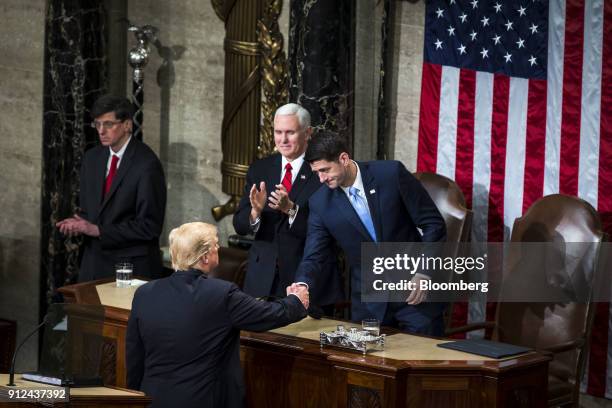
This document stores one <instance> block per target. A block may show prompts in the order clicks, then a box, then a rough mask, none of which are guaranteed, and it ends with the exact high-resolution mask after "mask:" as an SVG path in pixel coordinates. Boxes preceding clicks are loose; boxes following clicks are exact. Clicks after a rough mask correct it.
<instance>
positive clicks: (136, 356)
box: [125, 291, 144, 390]
mask: <svg viewBox="0 0 612 408" xmlns="http://www.w3.org/2000/svg"><path fill="white" fill-rule="evenodd" d="M137 298H138V291H137V292H136V293H135V294H134V300H133V301H132V312H131V313H130V318H129V320H128V325H127V333H126V338H125V364H126V369H127V387H128V388H130V389H132V390H139V389H140V384H141V383H142V377H143V376H144V344H143V342H142V338H141V337H140V329H139V328H138V324H139V321H138V305H137V302H138V300H137Z"/></svg>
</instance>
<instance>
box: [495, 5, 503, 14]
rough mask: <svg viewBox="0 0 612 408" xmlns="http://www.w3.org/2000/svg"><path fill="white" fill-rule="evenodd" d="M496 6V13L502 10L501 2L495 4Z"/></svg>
mask: <svg viewBox="0 0 612 408" xmlns="http://www.w3.org/2000/svg"><path fill="white" fill-rule="evenodd" d="M493 7H494V8H495V13H499V12H500V11H501V8H502V6H501V4H499V3H495V5H494V6H493Z"/></svg>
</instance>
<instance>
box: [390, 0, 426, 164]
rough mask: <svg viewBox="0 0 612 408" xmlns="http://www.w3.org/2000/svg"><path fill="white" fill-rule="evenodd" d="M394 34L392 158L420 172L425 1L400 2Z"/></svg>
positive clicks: (396, 13) (396, 5)
mask: <svg viewBox="0 0 612 408" xmlns="http://www.w3.org/2000/svg"><path fill="white" fill-rule="evenodd" d="M394 6H395V16H394V21H393V22H392V23H390V24H394V26H393V27H392V30H391V31H392V33H393V36H394V38H393V39H392V44H393V48H392V49H391V50H390V52H393V62H392V63H391V64H390V65H391V66H390V67H389V74H390V78H389V81H391V83H390V87H389V88H390V90H391V91H390V95H389V98H390V100H389V101H390V102H389V119H390V132H389V133H390V134H389V143H388V147H387V152H388V155H389V158H393V159H396V160H400V161H402V162H403V163H404V165H406V167H407V168H408V170H410V171H415V170H416V163H417V161H416V158H417V147H418V144H417V140H418V134H419V106H420V103H421V98H420V95H421V70H422V66H423V32H424V24H425V2H424V1H417V2H416V3H413V2H408V1H396V2H395V4H394Z"/></svg>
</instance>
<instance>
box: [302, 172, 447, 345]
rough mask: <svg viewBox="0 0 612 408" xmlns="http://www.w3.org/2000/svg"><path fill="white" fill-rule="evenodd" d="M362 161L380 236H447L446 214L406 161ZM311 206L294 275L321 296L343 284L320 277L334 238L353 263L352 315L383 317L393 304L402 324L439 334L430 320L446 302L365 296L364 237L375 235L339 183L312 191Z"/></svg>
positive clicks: (430, 238)
mask: <svg viewBox="0 0 612 408" xmlns="http://www.w3.org/2000/svg"><path fill="white" fill-rule="evenodd" d="M358 165H359V169H360V172H361V178H362V181H363V186H364V190H365V191H364V192H365V195H366V197H367V200H368V206H369V209H370V214H371V216H372V221H373V223H374V228H375V230H376V236H377V241H378V242H421V241H425V242H435V241H442V240H444V239H445V237H446V227H445V223H444V219H443V218H442V216H441V215H440V212H439V211H438V209H437V208H436V206H435V204H434V203H433V201H432V200H431V198H430V197H429V194H427V192H426V191H425V189H424V188H423V186H422V185H421V183H420V182H419V181H418V180H417V179H416V178H414V176H412V174H410V173H409V172H408V170H406V168H405V167H404V165H403V164H402V163H400V162H398V161H393V160H388V161H372V162H359V163H358ZM309 206H310V215H309V218H308V237H307V239H306V246H305V249H304V256H303V258H302V262H301V264H300V266H299V268H298V270H297V272H296V281H298V282H305V283H307V284H308V285H309V286H310V293H312V294H315V293H317V297H322V298H325V297H329V298H330V299H332V298H335V297H336V296H337V293H338V291H340V290H341V288H340V287H337V286H329V285H327V286H323V285H320V284H319V281H318V275H319V273H320V271H321V266H322V265H324V264H325V261H326V260H325V251H324V249H325V248H328V247H329V246H330V245H331V244H332V243H333V241H334V240H335V241H336V242H337V243H338V245H339V246H340V247H342V249H343V250H344V253H345V256H346V259H347V262H348V264H349V267H350V273H351V307H352V319H353V320H355V321H359V320H361V319H364V318H368V317H375V318H377V319H378V320H380V321H383V322H384V321H386V319H385V316H386V315H387V317H388V314H387V313H388V312H389V310H388V308H389V307H392V312H393V314H394V318H395V319H396V320H397V321H399V325H400V327H401V328H402V329H403V330H406V331H410V332H418V333H426V334H441V333H440V329H441V327H437V328H436V329H435V330H433V331H432V328H431V323H432V320H437V321H439V323H441V314H442V309H443V306H442V305H440V304H436V303H422V304H420V305H418V306H411V305H407V304H405V303H402V304H388V303H363V302H361V264H360V263H361V243H362V242H372V238H371V237H370V235H369V234H368V232H367V230H366V228H365V227H364V225H363V224H362V222H361V220H360V219H359V216H358V215H357V213H356V212H355V210H354V209H353V206H352V205H351V203H350V201H349V199H348V197H347V196H346V194H345V193H344V191H343V190H342V189H341V188H340V187H338V188H336V189H330V188H328V187H326V186H323V187H321V188H320V189H319V190H317V192H316V193H314V194H313V195H312V196H311V198H310V201H309ZM417 227H418V228H419V229H420V230H421V231H422V235H421V233H420V232H419V230H418V229H417ZM318 292H324V293H325V295H323V294H321V293H318ZM387 320H388V319H387Z"/></svg>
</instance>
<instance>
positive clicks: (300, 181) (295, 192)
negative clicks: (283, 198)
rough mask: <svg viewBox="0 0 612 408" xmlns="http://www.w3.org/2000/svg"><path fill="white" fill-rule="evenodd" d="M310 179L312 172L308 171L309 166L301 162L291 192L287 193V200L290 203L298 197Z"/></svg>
mask: <svg viewBox="0 0 612 408" xmlns="http://www.w3.org/2000/svg"><path fill="white" fill-rule="evenodd" d="M311 177H312V170H311V169H310V164H308V163H306V162H303V163H302V167H301V168H300V171H299V173H298V174H297V177H296V178H295V181H294V182H293V185H292V186H291V192H290V193H289V198H290V199H291V201H295V199H296V198H297V197H298V196H299V195H300V192H301V191H302V190H303V189H304V186H305V185H306V184H307V183H308V182H309V181H310V178H311Z"/></svg>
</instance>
